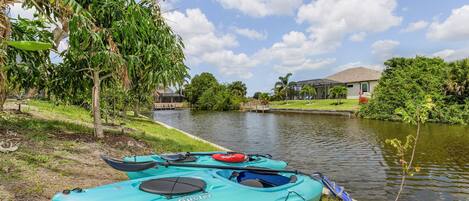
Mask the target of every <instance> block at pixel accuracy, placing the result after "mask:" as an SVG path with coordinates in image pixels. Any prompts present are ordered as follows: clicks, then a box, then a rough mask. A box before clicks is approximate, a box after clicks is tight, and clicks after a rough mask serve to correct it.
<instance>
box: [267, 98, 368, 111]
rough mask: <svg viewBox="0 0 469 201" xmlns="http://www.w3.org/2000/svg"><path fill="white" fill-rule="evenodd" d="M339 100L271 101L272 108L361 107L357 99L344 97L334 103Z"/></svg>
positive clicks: (332, 108) (322, 108)
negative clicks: (338, 102)
mask: <svg viewBox="0 0 469 201" xmlns="http://www.w3.org/2000/svg"><path fill="white" fill-rule="evenodd" d="M336 102H337V100H333V99H322V100H311V101H309V100H289V101H273V102H270V107H272V108H279V109H282V108H285V109H316V110H354V111H357V110H358V109H359V108H360V105H359V104H358V100H357V99H343V100H342V103H343V104H340V105H333V103H336Z"/></svg>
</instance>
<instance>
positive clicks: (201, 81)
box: [184, 72, 218, 105]
mask: <svg viewBox="0 0 469 201" xmlns="http://www.w3.org/2000/svg"><path fill="white" fill-rule="evenodd" d="M216 85H218V81H217V79H216V78H215V77H214V76H213V75H212V74H211V73H206V72H204V73H201V74H200V75H195V76H194V78H192V80H191V82H190V83H189V84H187V85H186V86H185V90H184V95H185V96H186V98H187V101H189V103H191V104H193V105H194V104H196V103H197V102H198V101H199V98H200V96H201V95H202V94H203V93H204V92H205V91H206V90H208V89H209V88H211V87H213V86H216Z"/></svg>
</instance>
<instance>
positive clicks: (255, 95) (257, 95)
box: [252, 91, 262, 100]
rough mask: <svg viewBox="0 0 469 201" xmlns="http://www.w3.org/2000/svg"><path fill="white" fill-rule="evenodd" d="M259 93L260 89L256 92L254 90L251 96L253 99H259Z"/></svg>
mask: <svg viewBox="0 0 469 201" xmlns="http://www.w3.org/2000/svg"><path fill="white" fill-rule="evenodd" d="M261 94H262V92H260V91H257V92H255V93H254V95H253V96H252V98H254V99H257V100H258V99H259V96H260V95H261Z"/></svg>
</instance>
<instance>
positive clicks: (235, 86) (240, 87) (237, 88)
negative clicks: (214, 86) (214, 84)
mask: <svg viewBox="0 0 469 201" xmlns="http://www.w3.org/2000/svg"><path fill="white" fill-rule="evenodd" d="M228 90H229V91H230V92H231V93H232V94H233V95H235V96H238V97H242V98H244V97H245V96H246V93H247V87H246V84H244V83H243V82H241V81H234V82H232V83H230V84H228Z"/></svg>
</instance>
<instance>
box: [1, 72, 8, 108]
mask: <svg viewBox="0 0 469 201" xmlns="http://www.w3.org/2000/svg"><path fill="white" fill-rule="evenodd" d="M0 68H1V66H0ZM6 85H7V83H6V74H5V73H3V71H2V69H0V112H2V111H3V105H4V104H5V101H6V100H7V89H6V87H7V86H6Z"/></svg>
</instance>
